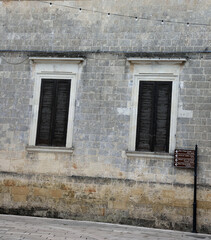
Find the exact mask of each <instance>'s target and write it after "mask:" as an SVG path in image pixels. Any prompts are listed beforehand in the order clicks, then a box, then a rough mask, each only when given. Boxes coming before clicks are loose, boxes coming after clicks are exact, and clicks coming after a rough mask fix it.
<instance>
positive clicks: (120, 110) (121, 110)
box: [117, 108, 130, 116]
mask: <svg viewBox="0 0 211 240" xmlns="http://www.w3.org/2000/svg"><path fill="white" fill-rule="evenodd" d="M117 112H118V114H120V115H128V116H129V115H130V108H117Z"/></svg>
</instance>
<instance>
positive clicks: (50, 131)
mask: <svg viewBox="0 0 211 240" xmlns="http://www.w3.org/2000/svg"><path fill="white" fill-rule="evenodd" d="M69 99H70V81H69V80H60V79H59V80H56V79H42V83H41V94H40V106H39V116H38V125H37V139H36V145H44V146H65V145H66V136H67V122H68V110H69Z"/></svg>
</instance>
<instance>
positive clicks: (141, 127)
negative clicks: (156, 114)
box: [136, 82, 154, 151]
mask: <svg viewBox="0 0 211 240" xmlns="http://www.w3.org/2000/svg"><path fill="white" fill-rule="evenodd" d="M153 96H154V83H153V82H140V85H139V104H138V119H137V135H136V150H139V151H152V149H151V146H152V140H153V139H152V130H153V129H152V128H153V106H154V97H153Z"/></svg>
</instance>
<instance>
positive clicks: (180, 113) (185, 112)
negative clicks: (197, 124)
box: [178, 103, 193, 118]
mask: <svg viewBox="0 0 211 240" xmlns="http://www.w3.org/2000/svg"><path fill="white" fill-rule="evenodd" d="M178 117H179V118H192V117H193V111H191V110H184V109H183V104H182V103H179V111H178Z"/></svg>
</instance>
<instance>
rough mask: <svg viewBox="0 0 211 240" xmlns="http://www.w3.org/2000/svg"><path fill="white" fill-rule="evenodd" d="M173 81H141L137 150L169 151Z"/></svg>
mask: <svg viewBox="0 0 211 240" xmlns="http://www.w3.org/2000/svg"><path fill="white" fill-rule="evenodd" d="M171 89H172V83H171V82H144V81H143V82H142V81H141V82H140V86H139V103H138V118H137V134H136V150H138V151H157V152H167V151H168V148H169V128H170V112H171Z"/></svg>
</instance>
